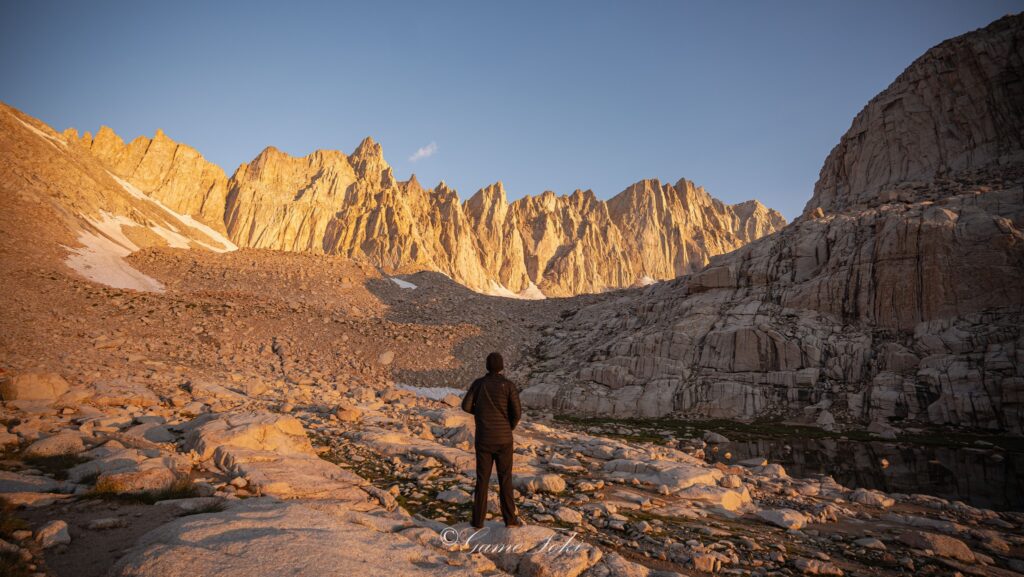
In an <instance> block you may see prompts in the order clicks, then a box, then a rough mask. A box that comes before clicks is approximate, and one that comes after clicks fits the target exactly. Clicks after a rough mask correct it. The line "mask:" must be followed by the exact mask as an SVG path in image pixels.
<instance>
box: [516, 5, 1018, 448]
mask: <svg viewBox="0 0 1024 577" xmlns="http://www.w3.org/2000/svg"><path fill="white" fill-rule="evenodd" d="M1022 18H1024V17H1022V16H1019V15H1018V16H1009V17H1006V18H1004V19H1002V20H999V21H997V22H995V23H993V24H992V25H990V26H989V27H987V28H985V29H982V30H978V31H975V32H972V33H969V34H966V35H964V36H961V37H958V38H954V39H952V40H949V41H946V42H944V43H942V44H940V45H939V46H937V47H935V48H933V49H931V50H929V51H928V52H927V53H926V54H925V55H924V56H922V57H921V58H919V59H918V60H917V61H916V62H914V63H913V64H912V65H911V66H910V67H909V68H908V69H907V70H906V71H905V72H904V73H903V74H901V75H900V76H899V78H897V79H896V81H895V82H893V84H892V85H891V86H890V87H889V88H887V89H886V90H885V91H884V92H882V93H881V94H880V95H878V96H877V97H875V98H874V99H872V101H871V102H870V103H869V104H868V105H867V106H866V107H865V109H864V110H863V111H862V112H861V113H860V114H859V115H858V116H857V117H856V119H855V120H854V122H853V126H852V127H851V128H850V130H849V131H848V132H847V134H846V135H845V136H844V137H843V138H842V140H841V142H840V144H839V145H838V146H837V147H836V148H835V149H834V150H833V151H832V153H831V154H830V155H829V157H828V159H827V160H826V161H825V165H824V167H823V168H822V173H821V179H820V180H819V182H818V184H817V186H816V187H815V192H814V196H813V198H812V199H811V201H810V202H809V203H808V205H807V208H806V209H805V212H804V214H803V216H802V217H801V218H799V219H798V220H797V221H796V222H794V223H792V224H790V225H789V226H787V227H786V228H784V229H783V230H782V231H780V232H778V233H776V234H772V235H770V236H767V237H764V238H761V239H760V240H757V241H755V242H752V243H750V244H748V245H746V246H743V247H742V248H740V249H738V250H736V251H734V252H731V253H729V254H726V255H722V256H718V257H715V258H712V259H711V262H710V264H709V265H708V266H707V267H706V268H704V269H703V270H701V271H700V272H697V273H695V274H693V275H691V276H689V277H687V278H683V279H679V280H676V281H673V282H669V283H662V284H658V285H654V286H651V287H648V288H646V289H644V290H638V291H631V292H625V293H622V294H619V295H616V296H614V297H610V298H608V299H605V300H603V301H602V302H600V303H598V304H595V305H592V306H588V307H582V308H580V309H579V310H578V311H577V312H576V314H574V315H568V316H567V317H566V319H565V320H564V321H563V322H562V323H561V325H560V326H558V327H556V330H553V331H552V332H551V334H550V336H549V337H548V338H546V339H545V340H544V342H542V343H541V344H540V345H539V346H538V348H537V351H536V359H535V362H534V363H533V365H532V366H531V370H532V371H533V372H532V374H531V377H530V382H531V386H530V387H529V388H528V389H527V391H525V392H524V395H523V398H524V399H525V400H526V402H527V403H528V404H530V405H533V406H537V407H550V408H553V409H555V410H557V411H561V412H566V413H584V414H602V415H615V416H646V417H655V416H662V415H666V414H670V413H683V414H686V415H690V416H709V417H730V418H754V417H761V416H767V415H776V416H786V417H790V418H793V417H796V418H807V419H809V420H811V421H813V420H814V419H816V418H818V416H820V415H821V413H822V412H824V411H828V412H829V413H830V414H833V415H836V416H837V418H839V419H841V420H850V421H859V422H869V421H874V420H879V419H893V420H896V419H910V420H919V421H927V422H931V423H943V424H953V425H961V426H969V427H980V428H986V429H994V430H1000V429H1001V430H1008V431H1015V432H1020V431H1021V430H1022V424H1024V406H1022V404H1021V399H1022V398H1024V397H1022V394H1024V334H1022V331H1021V327H1022V326H1024V313H1022V308H1024V290H1021V288H1020V287H1022V286H1024V232H1022V229H1024V192H1022V183H1024V146H1022V137H1021V135H1022V134H1024V106H1022V104H1021V103H1022V102H1024V81H1022V78H1024V52H1022V50H1024V48H1022V46H1024V43H1022V42H1024V26H1022Z"/></svg>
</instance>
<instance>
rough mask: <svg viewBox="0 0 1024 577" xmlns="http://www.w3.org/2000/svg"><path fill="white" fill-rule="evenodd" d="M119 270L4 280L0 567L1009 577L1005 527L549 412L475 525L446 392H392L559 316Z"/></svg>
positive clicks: (278, 279)
mask: <svg viewBox="0 0 1024 577" xmlns="http://www.w3.org/2000/svg"><path fill="white" fill-rule="evenodd" d="M130 261H131V263H132V265H133V266H135V267H137V268H138V269H139V270H141V271H142V272H144V273H145V274H147V275H150V276H152V277H154V278H156V279H158V280H159V281H160V282H162V283H163V284H164V285H165V286H166V291H165V292H163V293H140V292H135V291H122V290H116V289H110V288H105V287H101V286H99V285H95V284H92V283H88V282H85V281H80V280H76V278H75V277H73V276H71V275H70V274H69V273H63V272H60V271H59V270H58V269H55V270H52V271H48V270H46V269H45V267H44V268H42V269H40V268H39V267H31V266H28V265H27V264H26V265H24V266H22V267H19V266H14V267H12V268H11V269H10V271H9V273H8V276H7V277H6V278H5V281H6V284H7V286H9V287H11V288H12V291H11V293H10V300H9V301H8V302H9V306H6V307H4V309H3V315H4V317H3V319H2V322H3V326H4V328H5V331H4V333H5V334H4V337H3V341H2V344H3V350H4V357H3V364H2V368H3V370H4V377H5V379H4V383H3V391H2V392H3V397H4V399H5V402H4V405H3V410H2V419H3V421H2V422H3V430H2V431H0V442H2V443H3V444H4V446H5V447H6V453H5V454H4V460H3V461H2V471H0V493H2V496H3V499H4V501H5V502H6V503H7V508H6V509H5V512H4V514H3V519H2V522H0V533H2V535H0V538H2V539H3V542H2V543H0V548H2V549H3V552H2V560H3V561H2V563H4V565H0V567H3V569H4V572H6V573H8V574H12V575H27V574H33V573H42V574H48V575H58V576H65V575H66V576H72V575H73V576H76V577H77V576H88V575H107V574H110V575H119V576H127V575H155V576H161V575H180V574H186V573H188V574H198V575H213V574H225V575H234V574H238V575H243V574H244V575H247V576H252V575H277V574H316V575H351V574H365V575H381V574H388V575H451V574H454V575H458V574H465V575H476V574H506V573H507V574H513V575H523V576H527V575H530V576H533V575H570V576H575V575H588V576H601V575H667V574H684V575H695V574H702V573H715V572H719V573H726V574H736V575H793V574H823V575H829V574H832V575H839V574H848V575H858V574H861V575H868V574H871V575H875V574H892V575H896V574H911V573H922V574H927V575H952V574H956V573H957V572H959V573H961V574H977V575H1013V574H1015V572H1022V571H1024V565H1022V564H1021V561H1020V560H1019V558H1020V557H1021V556H1022V554H1024V516H1022V515H1020V514H1017V513H1009V512H994V511H989V510H982V509H977V508H973V507H970V506H968V505H966V504H964V503H960V502H949V501H946V500H943V499H938V498H934V497H928V496H924V495H909V494H907V495H904V494H891V495H886V494H882V493H879V492H875V491H866V490H852V489H850V488H846V487H842V486H840V485H838V484H837V483H835V482H834V481H833V480H832V479H830V478H827V477H824V478H822V477H817V478H810V479H798V478H791V477H789V476H788V475H787V474H786V472H785V470H784V469H783V468H782V467H781V466H779V465H778V464H775V463H769V462H766V461H765V460H764V459H755V460H751V461H746V462H741V463H736V464H724V463H711V462H709V461H710V460H711V459H709V458H708V457H709V456H710V454H711V453H712V452H713V451H714V450H715V447H716V445H717V443H718V442H719V441H721V438H720V437H719V436H717V433H714V432H705V431H703V430H694V431H693V434H692V435H680V434H678V433H677V432H665V434H662V435H659V436H658V438H651V437H650V435H647V436H645V435H632V434H629V433H630V431H629V430H625V431H624V430H623V429H622V427H621V426H616V425H601V424H579V423H575V424H574V423H564V422H556V421H554V420H552V418H551V417H550V415H547V414H544V413H528V414H527V416H526V418H525V420H524V424H523V426H522V430H521V431H520V432H519V433H518V437H517V440H518V448H517V456H516V469H515V474H516V486H517V490H518V493H519V503H520V506H521V510H522V513H523V517H524V518H525V519H526V520H527V522H528V525H527V527H525V528H521V529H515V530H511V531H509V530H505V529H504V528H502V527H501V526H500V523H498V522H496V521H495V520H493V519H492V522H490V523H489V525H488V527H489V530H488V532H487V533H486V534H477V535H474V534H473V533H471V532H470V531H469V529H468V527H467V524H466V519H467V518H468V508H469V505H468V502H469V499H470V493H471V487H472V477H473V454H472V452H471V447H472V442H473V427H472V421H471V419H470V418H469V416H468V415H466V414H464V413H462V412H461V411H460V410H459V409H458V408H457V407H456V405H457V400H458V399H457V397H454V396H447V397H445V396H442V394H440V393H443V390H440V389H437V391H439V394H437V395H434V396H437V397H441V398H439V399H434V398H427V397H426V396H421V395H418V394H416V393H414V392H412V391H411V390H409V389H406V388H403V387H404V386H405V385H448V386H460V385H464V383H465V382H466V380H467V379H468V378H469V376H471V375H473V374H475V373H476V372H477V370H476V365H475V363H477V362H479V359H480V358H482V356H483V353H484V352H486V351H489V350H492V349H497V350H502V351H504V352H506V353H507V354H508V355H509V356H510V358H512V359H515V358H517V355H518V354H520V353H521V352H522V351H524V350H526V349H527V348H528V347H527V345H528V344H529V343H530V342H532V341H533V340H535V339H536V338H538V334H542V333H544V332H545V331H547V330H548V329H546V328H545V327H546V326H547V325H548V324H550V323H551V322H552V321H553V319H557V318H559V317H560V315H562V314H563V312H562V311H564V310H565V308H564V302H562V301H559V300H550V301H546V302H543V303H527V302H520V301H510V300H507V299H497V298H495V297H486V296H482V295H477V294H475V293H470V292H469V291H466V290H465V289H461V288H459V287H457V286H455V285H454V284H453V283H451V282H450V281H447V280H446V279H444V278H443V277H440V276H439V275H430V274H419V275H412V276H409V277H405V279H404V280H405V281H406V282H409V283H412V284H413V285H414V286H416V288H403V287H402V286H400V285H399V284H397V283H395V282H393V281H391V280H389V279H388V278H386V277H381V276H380V275H378V274H377V272H376V271H375V270H374V269H373V268H372V267H370V266H368V265H366V264H364V263H359V262H353V261H349V260H346V259H341V258H325V257H312V256H303V255H296V254H287V253H274V252H267V251H245V250H243V251H238V252H234V253H225V254H209V253H202V252H198V251H180V250H168V249H159V250H157V249H153V250H147V251H142V252H140V253H136V254H135V255H133V256H132V257H130ZM12 262H16V261H12ZM406 286H408V285H406ZM595 298H596V297H595ZM449 528H453V529H449Z"/></svg>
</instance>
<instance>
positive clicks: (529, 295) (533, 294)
mask: <svg viewBox="0 0 1024 577" xmlns="http://www.w3.org/2000/svg"><path fill="white" fill-rule="evenodd" d="M488 282H490V288H489V289H488V290H487V291H486V293H485V294H489V295H491V296H496V297H504V298H508V299H523V300H540V299H545V298H547V296H545V295H544V293H543V292H541V290H540V289H539V288H537V285H535V284H533V283H532V282H531V283H530V285H529V286H527V287H526V288H524V289H523V290H522V292H519V293H514V292H512V291H510V290H508V288H507V287H505V285H501V284H498V283H496V282H494V281H493V280H492V281H488Z"/></svg>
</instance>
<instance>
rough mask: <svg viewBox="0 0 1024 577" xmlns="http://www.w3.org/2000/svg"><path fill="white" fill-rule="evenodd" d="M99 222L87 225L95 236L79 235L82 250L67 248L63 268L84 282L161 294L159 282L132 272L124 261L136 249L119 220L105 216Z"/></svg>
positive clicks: (85, 232)
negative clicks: (79, 276)
mask: <svg viewBox="0 0 1024 577" xmlns="http://www.w3.org/2000/svg"><path fill="white" fill-rule="evenodd" d="M101 218H102V220H99V221H90V222H92V224H93V226H95V227H96V232H92V231H88V230H83V231H81V233H80V234H79V235H78V242H80V243H81V244H82V246H81V247H79V248H70V247H66V248H68V252H69V253H70V254H68V256H67V258H66V259H65V261H64V262H65V264H67V265H68V266H69V267H71V268H72V269H73V270H75V271H76V272H78V273H79V274H80V275H82V276H84V277H85V278H87V279H89V280H91V281H93V282H97V283H100V284H105V285H107V286H110V287H114V288H123V289H133V290H139V291H150V292H163V291H164V285H163V284H162V283H160V281H158V280H156V279H154V278H152V277H150V276H147V275H145V274H143V273H142V272H140V271H138V270H136V269H134V268H132V266H131V265H130V264H128V262H127V261H125V260H124V257H126V256H128V255H129V254H131V253H132V252H133V251H136V250H138V247H137V246H135V244H134V243H133V242H132V241H130V240H128V237H126V236H124V233H122V232H121V225H120V224H119V222H118V217H112V216H111V215H109V214H105V213H104V214H103V215H102V217H101ZM120 218H123V217H120ZM125 220H127V219H125Z"/></svg>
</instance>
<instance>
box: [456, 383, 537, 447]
mask: <svg viewBox="0 0 1024 577" xmlns="http://www.w3.org/2000/svg"><path fill="white" fill-rule="evenodd" d="M462 410H463V411H466V412H467V413H473V417H474V420H475V421H476V446H477V447H497V446H501V445H507V444H511V443H512V429H515V428H516V425H518V424H519V419H520V417H522V415H523V410H522V408H521V407H520V406H519V391H518V390H517V389H516V386H515V384H513V383H512V381H510V380H508V379H506V378H505V377H504V376H503V375H502V374H501V373H487V374H486V375H485V376H483V377H480V378H479V379H477V380H475V381H473V384H472V385H470V386H469V390H468V391H466V396H465V397H463V398H462Z"/></svg>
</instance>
